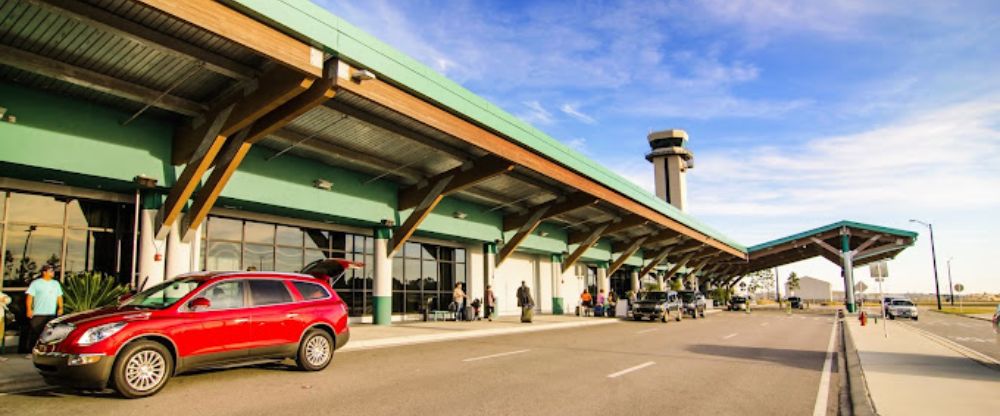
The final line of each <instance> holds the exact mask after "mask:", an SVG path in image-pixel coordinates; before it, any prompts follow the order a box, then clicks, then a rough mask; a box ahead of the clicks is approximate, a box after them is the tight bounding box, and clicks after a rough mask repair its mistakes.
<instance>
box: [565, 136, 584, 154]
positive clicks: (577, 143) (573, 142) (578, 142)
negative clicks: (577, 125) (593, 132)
mask: <svg viewBox="0 0 1000 416" xmlns="http://www.w3.org/2000/svg"><path fill="white" fill-rule="evenodd" d="M563 144H565V145H566V146H568V147H569V148H571V149H573V150H576V151H578V152H580V153H587V152H588V150H587V139H584V138H582V137H576V138H572V139H569V140H563Z"/></svg>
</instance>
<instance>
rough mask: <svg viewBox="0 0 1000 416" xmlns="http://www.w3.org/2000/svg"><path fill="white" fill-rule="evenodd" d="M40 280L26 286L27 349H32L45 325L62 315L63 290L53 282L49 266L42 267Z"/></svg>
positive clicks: (53, 270) (53, 275) (52, 273)
mask: <svg viewBox="0 0 1000 416" xmlns="http://www.w3.org/2000/svg"><path fill="white" fill-rule="evenodd" d="M41 273H42V278H41V279H35V280H34V281H32V282H31V284H30V285H28V291H27V292H25V293H26V294H27V295H28V296H27V299H26V300H25V302H26V303H27V305H26V306H27V307H26V308H25V311H26V312H27V316H28V319H29V321H30V322H29V325H30V326H31V330H30V332H29V336H28V348H31V349H34V348H35V343H36V342H38V337H39V336H41V335H42V331H43V330H45V325H46V324H48V323H49V321H51V320H53V319H55V318H56V317H57V316H59V315H62V314H63V290H62V285H60V284H59V281H58V280H55V279H54V277H55V275H56V273H55V269H53V268H52V266H51V265H48V264H46V265H44V266H42V270H41Z"/></svg>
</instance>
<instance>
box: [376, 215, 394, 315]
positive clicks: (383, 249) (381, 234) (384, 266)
mask: <svg viewBox="0 0 1000 416" xmlns="http://www.w3.org/2000/svg"><path fill="white" fill-rule="evenodd" d="M374 237H375V253H374V255H373V256H372V261H373V262H374V263H375V264H374V265H373V269H374V270H373V276H374V279H375V282H374V285H373V286H374V287H373V288H372V323H374V324H375V325H389V324H390V323H392V258H390V257H389V228H387V227H376V228H375V234H374Z"/></svg>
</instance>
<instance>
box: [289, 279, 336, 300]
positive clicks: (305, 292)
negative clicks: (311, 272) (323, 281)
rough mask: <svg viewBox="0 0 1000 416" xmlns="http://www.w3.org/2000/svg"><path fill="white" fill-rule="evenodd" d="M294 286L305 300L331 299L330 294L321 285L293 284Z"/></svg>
mask: <svg viewBox="0 0 1000 416" xmlns="http://www.w3.org/2000/svg"><path fill="white" fill-rule="evenodd" d="M292 284H293V285H295V288H296V289H298V291H299V294H300V295H302V299H303V300H316V299H326V298H328V297H330V293H329V292H327V291H326V289H325V288H323V286H321V285H318V284H315V283H308V282H292Z"/></svg>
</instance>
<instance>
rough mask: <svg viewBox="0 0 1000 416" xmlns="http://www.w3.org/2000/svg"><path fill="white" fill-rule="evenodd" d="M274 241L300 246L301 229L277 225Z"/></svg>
mask: <svg viewBox="0 0 1000 416" xmlns="http://www.w3.org/2000/svg"><path fill="white" fill-rule="evenodd" d="M275 242H277V244H279V245H283V246H295V247H300V246H302V230H300V229H298V228H294V227H285V226H283V225H279V226H278V230H277V232H276V233H275Z"/></svg>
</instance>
